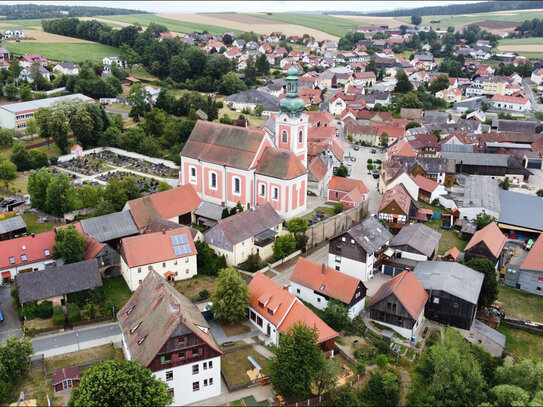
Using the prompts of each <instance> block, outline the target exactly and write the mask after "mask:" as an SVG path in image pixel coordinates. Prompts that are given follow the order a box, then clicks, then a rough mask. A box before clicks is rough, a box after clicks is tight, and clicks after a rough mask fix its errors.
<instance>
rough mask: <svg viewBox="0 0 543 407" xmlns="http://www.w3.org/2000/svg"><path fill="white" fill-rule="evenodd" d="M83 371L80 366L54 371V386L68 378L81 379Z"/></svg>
mask: <svg viewBox="0 0 543 407" xmlns="http://www.w3.org/2000/svg"><path fill="white" fill-rule="evenodd" d="M80 378H81V372H80V371H79V367H78V366H68V367H63V368H62V369H59V370H55V371H54V372H53V386H55V385H57V384H59V383H61V382H62V381H64V380H66V379H80Z"/></svg>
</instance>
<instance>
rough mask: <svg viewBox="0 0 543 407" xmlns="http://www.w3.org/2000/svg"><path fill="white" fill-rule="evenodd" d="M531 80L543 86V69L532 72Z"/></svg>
mask: <svg viewBox="0 0 543 407" xmlns="http://www.w3.org/2000/svg"><path fill="white" fill-rule="evenodd" d="M530 79H531V80H532V82H535V83H537V84H538V85H541V83H542V82H543V68H539V69H536V70H535V71H533V72H532V76H530Z"/></svg>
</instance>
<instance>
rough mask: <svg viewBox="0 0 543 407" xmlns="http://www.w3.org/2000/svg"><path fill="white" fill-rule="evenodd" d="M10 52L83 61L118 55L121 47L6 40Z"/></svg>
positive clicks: (5, 44) (53, 59)
mask: <svg viewBox="0 0 543 407" xmlns="http://www.w3.org/2000/svg"><path fill="white" fill-rule="evenodd" d="M4 47H6V48H7V49H8V50H9V51H10V52H12V53H13V54H16V55H22V54H41V55H43V56H44V57H45V58H47V59H50V60H51V61H57V62H58V61H70V62H76V63H81V62H85V61H86V60H90V61H92V62H101V61H102V58H104V57H106V56H110V55H118V54H119V49H118V48H115V47H112V46H109V45H103V44H92V43H63V42H58V43H56V42H29V41H26V42H25V41H22V42H19V43H17V42H12V41H9V42H5V43H4Z"/></svg>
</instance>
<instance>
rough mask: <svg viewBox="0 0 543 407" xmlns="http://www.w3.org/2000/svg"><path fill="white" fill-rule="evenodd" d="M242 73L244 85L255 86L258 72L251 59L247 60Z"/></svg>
mask: <svg viewBox="0 0 543 407" xmlns="http://www.w3.org/2000/svg"><path fill="white" fill-rule="evenodd" d="M243 73H244V74H245V83H246V84H247V86H254V85H255V84H256V77H257V75H258V72H257V69H256V66H255V60H254V59H253V58H248V59H247V66H246V67H245V69H244V70H243Z"/></svg>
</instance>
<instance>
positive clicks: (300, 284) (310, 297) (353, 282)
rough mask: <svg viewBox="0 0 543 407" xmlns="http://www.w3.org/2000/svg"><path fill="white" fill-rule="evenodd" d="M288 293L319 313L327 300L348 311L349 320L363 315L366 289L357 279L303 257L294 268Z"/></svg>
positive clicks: (326, 303) (325, 305) (326, 304)
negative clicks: (308, 304) (339, 304)
mask: <svg viewBox="0 0 543 407" xmlns="http://www.w3.org/2000/svg"><path fill="white" fill-rule="evenodd" d="M288 290H289V292H291V293H292V294H294V295H295V296H296V297H298V298H300V299H301V300H303V301H305V302H308V303H310V304H311V305H313V306H314V307H315V308H317V309H320V310H324V309H325V308H326V307H327V306H328V301H329V300H330V299H335V300H338V301H340V302H341V303H343V305H344V306H345V307H347V308H348V309H349V318H351V319H353V318H355V317H357V316H359V315H362V313H363V312H364V305H365V303H366V292H367V288H366V286H365V285H364V284H363V283H362V281H360V279H358V278H355V277H351V276H350V275H348V274H345V273H342V272H340V271H337V270H334V269H331V268H330V267H326V265H324V264H322V265H321V264H318V263H315V262H312V261H310V260H307V259H305V258H303V257H300V258H299V259H298V262H297V263H296V267H294V271H293V272H292V275H291V276H290V286H289V289H288Z"/></svg>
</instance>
